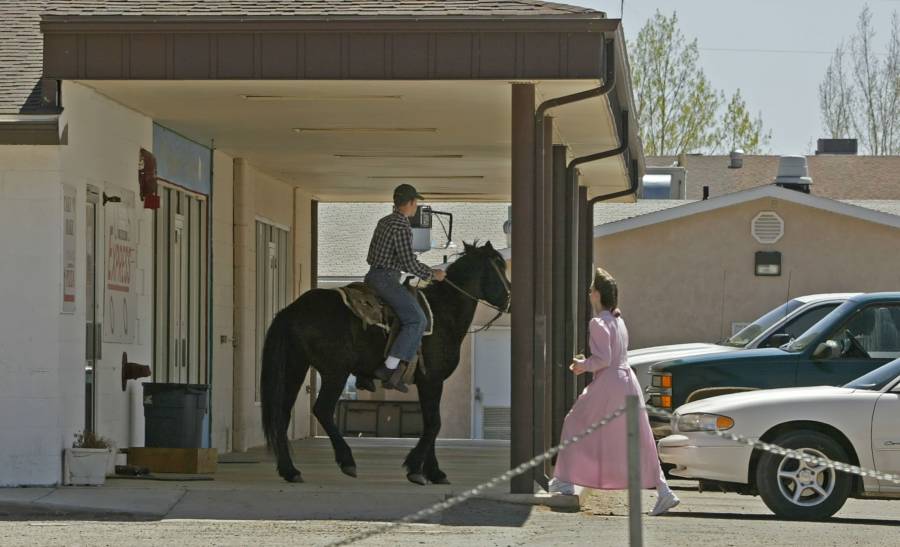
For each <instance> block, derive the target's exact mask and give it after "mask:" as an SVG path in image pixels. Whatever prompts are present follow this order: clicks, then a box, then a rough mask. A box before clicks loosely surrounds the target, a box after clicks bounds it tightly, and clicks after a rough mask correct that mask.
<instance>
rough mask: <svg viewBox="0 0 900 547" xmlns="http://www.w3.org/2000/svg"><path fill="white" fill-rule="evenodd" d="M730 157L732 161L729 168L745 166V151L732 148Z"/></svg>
mask: <svg viewBox="0 0 900 547" xmlns="http://www.w3.org/2000/svg"><path fill="white" fill-rule="evenodd" d="M730 157H731V162H730V163H729V164H728V168H729V169H740V168H741V167H743V166H744V151H743V150H741V149H740V148H738V149H737V150H732V151H731V154H730Z"/></svg>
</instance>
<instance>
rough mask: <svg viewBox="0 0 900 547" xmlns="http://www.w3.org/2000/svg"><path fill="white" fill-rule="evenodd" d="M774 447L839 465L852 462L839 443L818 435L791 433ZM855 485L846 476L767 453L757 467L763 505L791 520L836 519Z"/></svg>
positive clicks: (781, 436) (821, 434)
mask: <svg viewBox="0 0 900 547" xmlns="http://www.w3.org/2000/svg"><path fill="white" fill-rule="evenodd" d="M772 443H773V444H775V445H777V446H780V447H782V448H791V449H794V450H798V451H802V452H805V453H807V454H810V455H813V456H817V457H824V458H827V459H829V460H832V461H836V462H845V463H846V462H848V460H849V456H848V454H847V451H846V450H844V448H843V447H842V446H841V445H840V444H839V443H838V442H837V441H835V440H834V439H833V438H831V437H829V436H828V435H826V434H824V433H820V432H818V431H811V430H797V431H789V432H787V433H784V434H782V435H779V436H778V437H777V438H776V439H775V440H774V441H772ZM852 484H853V482H852V477H851V476H850V475H848V474H846V473H843V472H840V471H836V470H834V469H829V468H827V467H824V466H817V467H816V466H811V465H809V464H805V463H804V462H801V461H800V460H797V459H796V458H790V457H787V456H782V455H780V454H773V453H771V452H765V453H763V454H762V456H760V458H759V462H758V464H757V466H756V488H757V490H758V491H759V495H760V497H762V500H763V502H764V503H765V504H766V506H767V507H768V508H769V509H771V510H772V512H773V513H775V514H776V515H778V516H779V517H782V518H786V519H790V520H822V519H826V518H828V517H830V516H832V515H834V514H835V513H837V512H838V511H839V510H840V508H841V507H843V506H844V503H845V502H846V501H847V498H848V497H849V496H850V490H851V488H852ZM798 490H799V492H798Z"/></svg>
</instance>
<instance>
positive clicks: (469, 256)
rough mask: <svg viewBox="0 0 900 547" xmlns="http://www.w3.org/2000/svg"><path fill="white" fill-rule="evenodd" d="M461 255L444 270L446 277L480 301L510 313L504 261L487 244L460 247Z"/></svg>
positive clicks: (466, 244)
mask: <svg viewBox="0 0 900 547" xmlns="http://www.w3.org/2000/svg"><path fill="white" fill-rule="evenodd" d="M463 245H464V247H465V249H464V251H463V253H462V255H461V256H460V257H459V258H458V259H457V260H456V261H455V262H454V263H453V264H451V265H450V267H449V268H448V269H447V275H448V277H449V278H450V279H451V281H453V282H454V283H456V284H457V285H459V286H460V287H465V289H466V291H468V292H470V293H471V295H472V296H474V297H475V298H477V299H479V300H483V301H485V302H487V303H488V304H490V305H491V306H493V307H495V308H497V309H498V310H502V311H505V312H509V307H510V298H511V295H510V283H509V280H508V279H507V278H506V260H505V259H504V258H503V255H501V254H500V253H498V252H497V250H496V249H494V246H493V245H491V242H490V241H488V242H487V243H485V244H484V245H482V246H478V245H477V244H475V245H470V244H468V243H464V244H463Z"/></svg>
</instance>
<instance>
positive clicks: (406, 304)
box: [366, 268, 427, 362]
mask: <svg viewBox="0 0 900 547" xmlns="http://www.w3.org/2000/svg"><path fill="white" fill-rule="evenodd" d="M366 284H367V285H369V286H370V287H372V289H373V290H374V291H375V294H377V295H378V297H379V298H381V299H382V300H384V301H385V303H387V305H389V306H390V307H391V308H393V310H394V313H395V314H397V318H398V319H399V320H400V333H399V334H398V335H397V338H395V339H394V343H393V345H391V351H390V356H391V357H396V358H397V359H400V360H401V361H407V362H409V361H412V360H413V359H414V358H415V356H416V351H417V350H418V349H419V344H420V343H421V342H422V335H423V334H424V333H425V328H426V327H427V319H426V318H425V312H423V311H422V307H421V306H419V303H418V302H416V298H415V297H414V296H413V295H412V294H411V293H410V292H409V291H408V290H407V289H406V288H405V287H403V286H402V285H401V284H400V272H398V271H396V270H384V269H382V268H372V269H370V270H369V273H367V274H366Z"/></svg>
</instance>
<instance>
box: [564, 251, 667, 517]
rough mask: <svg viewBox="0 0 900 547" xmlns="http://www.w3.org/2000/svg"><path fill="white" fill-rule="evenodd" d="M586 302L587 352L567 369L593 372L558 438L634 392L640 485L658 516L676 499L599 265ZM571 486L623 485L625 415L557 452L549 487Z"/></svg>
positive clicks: (609, 280) (613, 296) (614, 299)
mask: <svg viewBox="0 0 900 547" xmlns="http://www.w3.org/2000/svg"><path fill="white" fill-rule="evenodd" d="M591 305H592V306H593V309H594V314H595V315H594V318H593V319H592V320H591V323H590V348H591V356H590V357H588V358H587V359H576V360H575V362H573V363H572V365H571V366H570V367H569V368H571V370H572V372H574V373H575V374H576V375H579V374H584V373H585V372H592V373H593V374H594V380H593V381H592V382H591V383H590V385H588V386H587V387H586V388H585V389H584V392H583V393H582V394H581V396H580V397H578V400H577V401H575V404H574V405H573V406H572V410H570V411H569V414H568V415H567V416H566V421H565V423H564V424H563V430H562V439H563V440H565V439H568V438H571V437H573V436H575V435H578V434H580V433H581V432H582V431H584V430H585V429H587V428H588V427H590V425H591V424H592V423H594V422H596V421H598V420H600V419H601V418H603V417H604V416H608V415H609V414H612V413H613V412H615V410H616V409H618V408H620V407H623V406H624V405H625V397H626V396H628V395H637V396H638V397H639V401H640V417H639V424H640V436H641V449H640V452H641V486H642V487H643V488H656V492H657V500H656V506H655V507H654V508H653V511H651V512H650V514H651V515H661V514H663V513H665V512H666V511H668V510H669V509H671V508H673V507H675V506H676V505H678V503H679V502H680V500H679V499H678V497H677V496H675V494H674V493H673V492H672V490H671V489H670V488H669V485H668V484H667V483H666V478H665V476H664V475H663V472H662V468H661V467H660V465H659V456H658V455H657V453H656V443H655V442H654V440H653V432H652V431H651V429H650V420H649V419H648V418H647V411H646V408H645V406H644V398H643V397H642V393H641V387H640V384H639V383H638V380H637V377H636V376H635V375H634V371H633V370H631V367H629V366H628V329H627V328H625V322H624V321H623V320H622V318H621V317H619V313H618V287H617V285H616V280H615V279H613V277H612V276H611V275H609V274H608V273H607V272H606V271H604V270H602V269H599V268H598V269H597V271H596V273H595V274H594V281H593V283H592V284H591ZM575 485H577V486H582V487H587V488H594V489H601V490H624V489H626V488H628V446H627V443H626V426H625V417H624V415H623V416H620V417H618V418H616V419H614V420H613V421H611V422H609V423H608V424H606V425H604V426H603V427H601V428H600V429H598V430H596V431H594V432H593V433H591V434H590V435H589V436H587V437H586V438H584V439H583V440H581V441H580V442H578V443H576V444H573V445H570V446H569V447H568V448H566V449H565V450H563V451H562V452H560V453H559V456H558V457H557V461H556V469H555V472H554V478H553V480H551V481H550V491H551V492H554V493H562V494H571V493H574V486H575Z"/></svg>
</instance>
